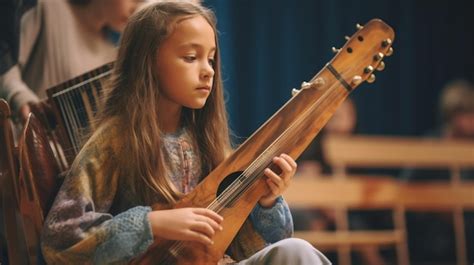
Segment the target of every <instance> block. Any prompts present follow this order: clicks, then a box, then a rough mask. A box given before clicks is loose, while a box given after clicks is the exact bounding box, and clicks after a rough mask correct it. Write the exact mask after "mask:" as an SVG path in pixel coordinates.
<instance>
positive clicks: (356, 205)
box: [284, 175, 409, 265]
mask: <svg viewBox="0 0 474 265" xmlns="http://www.w3.org/2000/svg"><path fill="white" fill-rule="evenodd" d="M398 189H399V186H398V184H397V182H396V181H395V180H393V179H392V178H389V177H377V178H374V177H370V178H367V177H349V178H345V179H343V178H335V177H332V176H327V177H319V178H316V177H314V176H301V175H299V176H295V178H294V179H293V181H292V184H291V185H290V187H289V188H288V190H287V191H286V192H285V194H284V197H285V199H286V200H287V201H288V203H289V205H290V207H291V208H298V209H316V208H318V209H333V210H334V211H335V222H336V223H335V225H336V230H335V231H295V237H298V238H302V239H305V240H307V241H308V242H310V243H312V244H314V245H315V246H316V247H318V248H320V249H323V250H324V249H328V250H329V249H335V250H337V252H338V264H343V265H345V264H351V257H350V252H351V249H356V248H361V247H366V246H396V248H397V259H398V264H403V265H405V264H409V261H408V254H407V250H406V235H405V233H406V230H405V226H404V223H403V222H401V221H400V220H402V219H403V218H402V217H403V215H404V214H403V211H402V208H401V207H400V206H399V202H398V194H399V192H398ZM385 209H388V210H390V211H391V213H392V217H393V222H394V228H393V229H387V230H349V224H348V217H347V211H348V210H385Z"/></svg>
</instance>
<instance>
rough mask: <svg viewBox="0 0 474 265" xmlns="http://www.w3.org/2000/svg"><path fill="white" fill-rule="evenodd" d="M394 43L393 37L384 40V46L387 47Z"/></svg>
mask: <svg viewBox="0 0 474 265" xmlns="http://www.w3.org/2000/svg"><path fill="white" fill-rule="evenodd" d="M391 44H392V40H391V39H385V40H383V41H382V47H384V48H385V47H387V46H390V45H391Z"/></svg>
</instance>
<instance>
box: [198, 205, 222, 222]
mask: <svg viewBox="0 0 474 265" xmlns="http://www.w3.org/2000/svg"><path fill="white" fill-rule="evenodd" d="M193 212H194V213H195V214H198V215H203V216H207V217H209V218H211V219H212V220H214V221H215V222H217V223H219V224H220V223H221V222H222V221H223V220H224V218H222V216H220V215H219V214H217V213H216V212H214V211H212V210H209V209H206V208H194V210H193Z"/></svg>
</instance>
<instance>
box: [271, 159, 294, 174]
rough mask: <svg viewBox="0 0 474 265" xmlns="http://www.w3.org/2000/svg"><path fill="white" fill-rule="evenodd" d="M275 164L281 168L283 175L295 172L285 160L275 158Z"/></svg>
mask: <svg viewBox="0 0 474 265" xmlns="http://www.w3.org/2000/svg"><path fill="white" fill-rule="evenodd" d="M273 162H274V163H275V164H277V165H278V166H279V167H280V169H281V170H282V171H283V173H287V172H291V171H292V170H293V168H292V167H291V166H290V164H289V163H288V161H286V159H285V158H282V157H275V158H273Z"/></svg>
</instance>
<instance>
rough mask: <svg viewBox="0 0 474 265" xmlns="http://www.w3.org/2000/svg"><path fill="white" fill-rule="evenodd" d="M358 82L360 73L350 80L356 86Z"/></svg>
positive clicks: (360, 78)
mask: <svg viewBox="0 0 474 265" xmlns="http://www.w3.org/2000/svg"><path fill="white" fill-rule="evenodd" d="M360 82H362V77H361V76H360V75H355V76H354V77H353V78H352V81H351V83H352V84H353V85H356V86H357V85H359V84H360Z"/></svg>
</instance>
